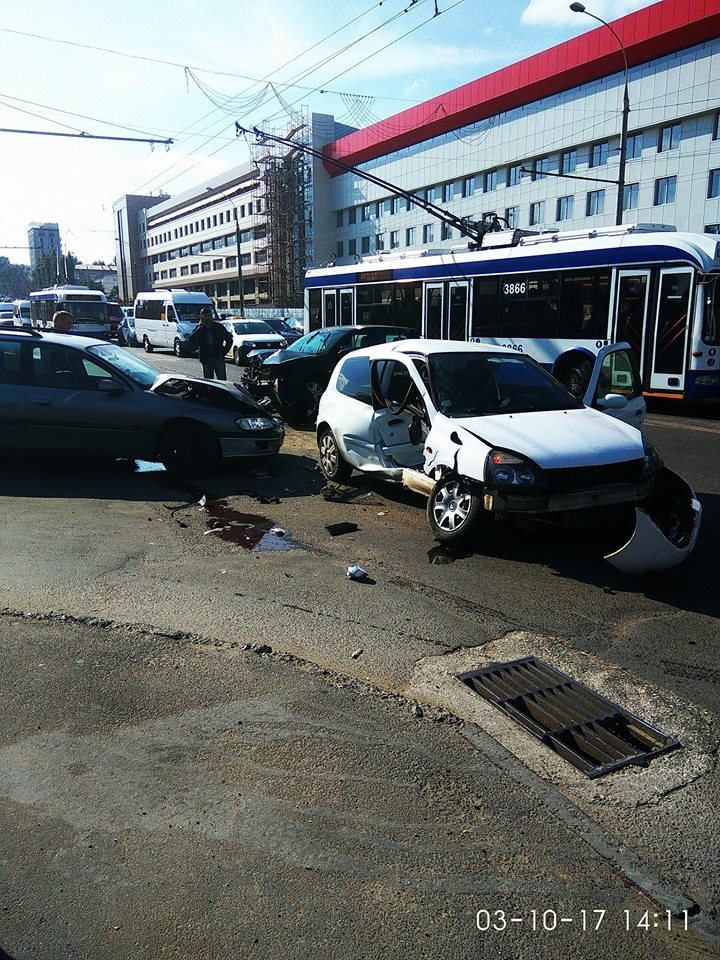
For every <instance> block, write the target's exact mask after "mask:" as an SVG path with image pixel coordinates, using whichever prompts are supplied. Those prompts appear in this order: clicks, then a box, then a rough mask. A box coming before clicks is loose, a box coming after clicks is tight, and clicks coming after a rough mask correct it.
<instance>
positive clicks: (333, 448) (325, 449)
mask: <svg viewBox="0 0 720 960" xmlns="http://www.w3.org/2000/svg"><path fill="white" fill-rule="evenodd" d="M318 451H319V453H320V469H321V470H322V472H323V474H324V476H325V477H326V479H328V480H332V481H334V482H335V483H346V482H347V481H348V480H349V479H350V474H351V473H352V467H351V466H350V464H349V463H348V462H347V461H346V460H344V459H343V456H342V454H341V453H340V450H339V449H338V445H337V441H336V440H335V437H334V436H333V432H332V430H330V429H325V430H323V432H322V433H321V434H320V436H319V438H318Z"/></svg>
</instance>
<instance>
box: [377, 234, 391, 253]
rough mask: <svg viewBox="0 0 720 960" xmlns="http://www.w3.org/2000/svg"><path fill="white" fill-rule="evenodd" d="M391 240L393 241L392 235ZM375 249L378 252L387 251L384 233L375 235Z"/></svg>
mask: <svg viewBox="0 0 720 960" xmlns="http://www.w3.org/2000/svg"><path fill="white" fill-rule="evenodd" d="M391 239H392V235H391ZM375 249H376V250H384V249H385V234H384V233H378V234H376V235H375Z"/></svg>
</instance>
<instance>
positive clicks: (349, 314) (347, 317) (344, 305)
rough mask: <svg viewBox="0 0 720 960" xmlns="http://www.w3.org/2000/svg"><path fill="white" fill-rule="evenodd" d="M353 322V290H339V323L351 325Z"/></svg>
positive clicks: (345, 325) (344, 325) (346, 325)
mask: <svg viewBox="0 0 720 960" xmlns="http://www.w3.org/2000/svg"><path fill="white" fill-rule="evenodd" d="M354 323H355V316H354V311H353V292H352V288H350V289H349V290H341V291H340V325H341V326H343V327H351V326H352V325H353V324H354Z"/></svg>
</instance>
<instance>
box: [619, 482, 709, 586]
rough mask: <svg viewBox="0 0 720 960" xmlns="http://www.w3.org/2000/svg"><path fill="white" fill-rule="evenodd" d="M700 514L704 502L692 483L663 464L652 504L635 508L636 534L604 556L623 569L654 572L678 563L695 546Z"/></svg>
mask: <svg viewBox="0 0 720 960" xmlns="http://www.w3.org/2000/svg"><path fill="white" fill-rule="evenodd" d="M653 518H654V519H653ZM701 518H702V505H701V504H700V501H699V500H698V499H697V498H696V497H695V491H694V490H693V489H692V487H691V486H690V485H689V484H688V483H687V482H686V481H685V480H683V479H682V477H679V476H678V475H677V474H676V473H672V472H671V471H670V470H667V469H666V468H663V470H662V471H660V474H659V475H658V484H657V489H656V493H655V497H654V502H653V504H652V505H649V506H648V507H647V509H640V508H638V509H636V511H635V530H634V532H633V535H632V536H631V537H630V539H629V540H628V542H627V543H626V544H625V545H624V546H623V547H620V549H619V550H616V551H615V552H614V553H609V554H607V555H606V556H605V559H606V560H607V561H608V563H611V564H612V565H613V566H614V567H617V569H618V570H622V571H623V573H632V574H641V573H653V572H655V571H657V570H667V569H669V568H670V567H676V566H677V565H678V564H679V563H682V561H683V560H684V559H685V558H686V557H687V556H688V555H689V554H690V552H691V550H692V549H693V547H694V546H695V541H696V540H697V535H698V531H699V529H700V520H701ZM656 521H657V522H656ZM661 525H662V528H663V529H661ZM663 530H665V531H667V532H663Z"/></svg>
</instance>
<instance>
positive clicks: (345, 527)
mask: <svg viewBox="0 0 720 960" xmlns="http://www.w3.org/2000/svg"><path fill="white" fill-rule="evenodd" d="M325 529H326V530H327V532H328V533H329V534H330V536H331V537H341V536H342V535H343V534H344V533H355V532H356V531H358V530H359V529H360V527H359V526H358V525H357V524H356V523H348V522H347V521H346V520H343V521H341V522H340V523H329V524H328V525H327V526H326V527H325Z"/></svg>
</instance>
